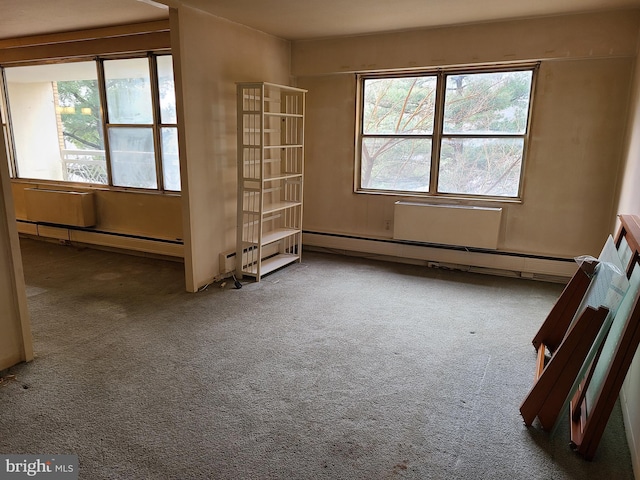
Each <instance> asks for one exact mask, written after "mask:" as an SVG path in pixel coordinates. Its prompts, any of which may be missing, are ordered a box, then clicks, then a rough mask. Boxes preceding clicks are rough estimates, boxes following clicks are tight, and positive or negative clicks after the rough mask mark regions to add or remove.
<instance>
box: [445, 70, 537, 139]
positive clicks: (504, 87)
mask: <svg viewBox="0 0 640 480" xmlns="http://www.w3.org/2000/svg"><path fill="white" fill-rule="evenodd" d="M532 75H533V74H532V72H531V71H530V70H527V71H522V72H494V73H474V74H468V73H465V74H460V75H448V76H447V91H446V94H445V103H444V133H445V134H451V133H453V134H455V133H461V134H470V133H471V134H492V133H498V132H499V133H513V134H523V133H525V132H526V129H527V116H528V112H529V97H530V94H531V79H532Z"/></svg>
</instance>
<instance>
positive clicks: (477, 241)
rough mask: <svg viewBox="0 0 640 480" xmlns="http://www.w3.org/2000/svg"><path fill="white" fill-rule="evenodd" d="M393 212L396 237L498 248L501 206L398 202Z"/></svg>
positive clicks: (441, 243) (440, 243) (416, 240)
mask: <svg viewBox="0 0 640 480" xmlns="http://www.w3.org/2000/svg"><path fill="white" fill-rule="evenodd" d="M393 215H394V216H393V238H394V239H396V240H410V241H414V242H422V243H433V244H439V245H455V246H460V247H473V248H484V249H489V250H496V249H497V248H498V240H499V238H500V225H501V221H502V208H490V207H473V206H467V205H438V204H427V203H419V202H406V201H399V202H396V203H395V206H394V214H393Z"/></svg>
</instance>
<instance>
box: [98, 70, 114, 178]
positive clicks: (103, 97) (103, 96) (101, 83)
mask: <svg viewBox="0 0 640 480" xmlns="http://www.w3.org/2000/svg"><path fill="white" fill-rule="evenodd" d="M96 67H97V69H98V91H99V93H100V110H101V112H100V113H101V115H100V118H102V132H103V133H102V136H103V142H104V158H105V163H106V165H107V185H109V186H110V187H111V186H113V178H112V169H111V148H110V147H109V109H108V108H107V85H106V81H105V77H104V61H103V60H101V59H97V60H96Z"/></svg>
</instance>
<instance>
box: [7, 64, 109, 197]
mask: <svg viewBox="0 0 640 480" xmlns="http://www.w3.org/2000/svg"><path fill="white" fill-rule="evenodd" d="M5 73H6V79H7V91H8V97H9V108H10V110H11V120H12V128H13V138H14V140H15V150H16V162H17V169H18V175H19V176H20V177H22V178H34V179H39V180H67V181H73V182H88V183H102V184H104V183H107V173H106V163H105V155H104V141H103V134H102V120H101V116H100V95H99V92H98V81H97V74H96V66H95V63H94V62H78V63H66V64H57V65H35V66H27V67H11V68H7V69H6V70H5ZM35 135H37V141H34V136H35Z"/></svg>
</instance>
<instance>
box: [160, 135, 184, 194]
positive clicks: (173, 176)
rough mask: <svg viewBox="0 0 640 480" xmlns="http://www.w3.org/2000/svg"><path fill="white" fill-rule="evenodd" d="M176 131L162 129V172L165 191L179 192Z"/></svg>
mask: <svg viewBox="0 0 640 480" xmlns="http://www.w3.org/2000/svg"><path fill="white" fill-rule="evenodd" d="M178 158H179V157H178V129H177V128H175V127H171V128H163V129H162V171H163V175H164V188H165V190H175V191H180V162H179V160H178Z"/></svg>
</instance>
